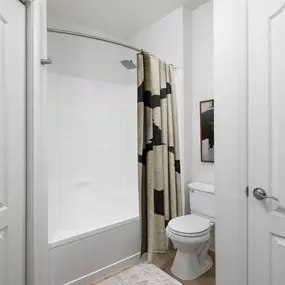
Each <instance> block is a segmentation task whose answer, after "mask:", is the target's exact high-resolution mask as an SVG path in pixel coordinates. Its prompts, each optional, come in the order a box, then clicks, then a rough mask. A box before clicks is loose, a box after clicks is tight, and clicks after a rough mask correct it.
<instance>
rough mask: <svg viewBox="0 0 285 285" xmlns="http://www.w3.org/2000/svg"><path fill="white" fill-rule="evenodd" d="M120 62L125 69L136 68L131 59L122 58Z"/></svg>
mask: <svg viewBox="0 0 285 285" xmlns="http://www.w3.org/2000/svg"><path fill="white" fill-rule="evenodd" d="M121 64H122V65H123V66H124V67H125V68H126V69H136V68H137V67H136V65H135V64H134V63H133V61H132V60H122V61H121Z"/></svg>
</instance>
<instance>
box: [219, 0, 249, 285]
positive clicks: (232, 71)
mask: <svg viewBox="0 0 285 285" xmlns="http://www.w3.org/2000/svg"><path fill="white" fill-rule="evenodd" d="M247 31H248V27H247V0H214V35H215V37H214V70H215V71H214V73H215V74H214V95H215V124H216V126H218V128H215V178H216V183H215V186H216V199H217V218H216V252H217V267H216V277H217V278H216V282H217V284H219V285H228V284H231V285H246V284H247V283H248V278H247V270H248V265H247V197H246V194H245V191H246V187H247V116H248V114H247V113H248V112H247V108H248V107H247V105H248V103H247V101H248V98H247V97H248V58H247V57H248V51H247V49H248V43H247Z"/></svg>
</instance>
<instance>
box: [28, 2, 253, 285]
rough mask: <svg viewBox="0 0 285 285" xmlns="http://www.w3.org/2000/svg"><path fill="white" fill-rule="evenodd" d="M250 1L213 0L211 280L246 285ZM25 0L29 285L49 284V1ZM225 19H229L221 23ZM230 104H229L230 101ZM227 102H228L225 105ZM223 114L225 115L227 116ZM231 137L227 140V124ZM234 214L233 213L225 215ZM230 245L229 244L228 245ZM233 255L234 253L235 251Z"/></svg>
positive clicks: (221, 284)
mask: <svg viewBox="0 0 285 285" xmlns="http://www.w3.org/2000/svg"><path fill="white" fill-rule="evenodd" d="M247 1H248V0H213V7H214V97H215V123H216V125H218V126H219V128H216V129H215V140H216V144H215V175H216V182H215V184H216V198H217V203H218V205H219V206H218V207H217V208H218V211H217V219H216V251H217V252H218V254H217V258H216V284H219V285H228V284H232V285H246V284H248V278H247V270H248V265H247V226H248V225H247V196H246V189H247V180H248V179H247V117H248V112H247V101H248V41H247V37H248V27H247ZM24 2H25V5H26V7H27V113H28V115H29V116H28V117H27V128H28V134H27V153H28V161H27V169H28V171H27V178H28V179H27V180H28V181H27V281H26V282H27V284H29V285H48V284H49V277H48V275H49V274H48V232H47V229H48V217H47V215H48V210H47V194H48V191H47V189H46V183H45V182H46V177H45V173H46V171H44V169H45V167H46V157H45V151H44V149H45V146H44V145H45V137H46V136H45V134H44V133H43V130H45V127H44V126H45V122H44V113H45V108H44V106H45V105H44V102H45V96H46V91H45V90H46V69H45V68H44V67H43V66H41V64H40V60H41V58H46V56H47V51H46V47H47V45H46V37H47V32H46V28H47V27H46V16H47V9H46V0H25V1H24ZM225 23H227V24H226V25H225ZM233 104H234V105H233ZM228 106H233V108H232V109H229V107H228ZM224 118H227V120H225V119H224ZM224 130H226V133H227V135H228V137H230V138H231V140H232V141H231V144H230V145H229V144H228V142H227V141H226V140H225V131H224ZM228 217H231V218H228ZM233 245H234V246H233ZM233 256H234V257H235V258H232V257H233Z"/></svg>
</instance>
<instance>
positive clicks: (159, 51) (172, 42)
mask: <svg viewBox="0 0 285 285" xmlns="http://www.w3.org/2000/svg"><path fill="white" fill-rule="evenodd" d="M129 42H130V44H132V45H134V46H137V47H139V48H142V49H144V50H146V51H147V52H150V53H151V54H154V55H155V56H157V57H159V58H161V59H163V60H164V61H166V62H168V63H172V64H173V65H175V66H176V67H179V68H183V7H180V8H178V9H176V10H174V11H173V12H171V13H169V14H167V15H166V16H165V17H163V18H161V19H159V20H157V21H156V22H154V23H153V24H152V25H150V26H149V27H147V28H145V29H143V30H142V31H141V32H139V33H138V34H137V35H135V36H134V37H132V38H131V39H130V40H129Z"/></svg>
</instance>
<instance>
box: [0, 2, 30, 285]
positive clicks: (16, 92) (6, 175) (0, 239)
mask: <svg viewBox="0 0 285 285" xmlns="http://www.w3.org/2000/svg"><path fill="white" fill-rule="evenodd" d="M25 72H26V71H25V7H24V5H23V4H22V3H20V2H19V1H18V0H0V285H24V280H25Z"/></svg>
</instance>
